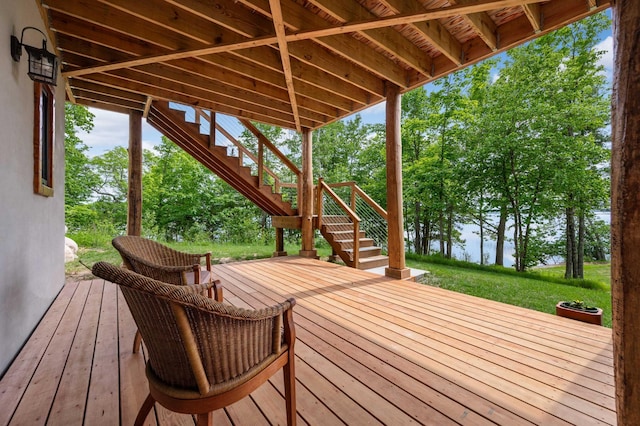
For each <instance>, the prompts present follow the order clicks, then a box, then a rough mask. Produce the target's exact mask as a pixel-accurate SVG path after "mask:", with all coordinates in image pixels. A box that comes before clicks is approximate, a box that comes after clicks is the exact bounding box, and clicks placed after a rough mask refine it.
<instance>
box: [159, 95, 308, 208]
mask: <svg viewBox="0 0 640 426" xmlns="http://www.w3.org/2000/svg"><path fill="white" fill-rule="evenodd" d="M147 121H148V122H149V124H151V125H152V126H153V127H154V128H156V129H157V130H158V131H159V132H160V133H162V134H163V135H165V136H166V137H168V138H169V139H171V140H172V141H173V142H174V143H175V144H176V145H178V146H179V147H180V148H182V149H184V150H185V151H186V152H187V153H189V154H190V155H191V156H193V157H194V158H195V159H196V160H198V161H199V162H200V163H202V164H203V165H204V166H205V167H207V168H208V169H209V170H211V171H212V172H213V173H215V174H216V175H218V176H219V177H220V178H221V179H222V180H224V181H225V182H227V183H228V184H229V185H231V186H232V187H233V188H234V189H235V190H237V191H238V192H240V193H241V194H242V195H244V196H245V197H246V198H247V199H249V200H250V201H251V202H253V203H254V204H255V205H257V206H258V207H260V208H261V209H262V210H264V211H265V212H266V213H267V214H269V215H272V216H273V215H275V216H295V215H297V210H296V209H294V208H293V207H292V206H291V203H290V202H288V201H284V200H283V199H282V194H280V193H276V192H274V191H273V187H272V186H271V185H267V184H264V183H262V182H260V179H259V178H258V176H254V175H252V172H251V168H250V167H247V166H244V165H243V164H242V160H241V159H240V158H239V157H236V156H232V155H229V154H228V152H227V148H226V147H223V146H216V145H215V144H212V143H211V138H210V137H209V135H205V134H202V133H201V132H200V124H199V123H193V122H189V121H187V119H186V113H185V111H182V110H177V109H173V108H171V107H170V106H169V103H168V102H161V101H153V103H152V104H151V107H150V109H149V114H148V116H147Z"/></svg>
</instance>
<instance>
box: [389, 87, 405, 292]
mask: <svg viewBox="0 0 640 426" xmlns="http://www.w3.org/2000/svg"><path fill="white" fill-rule="evenodd" d="M386 97H387V114H386V121H387V123H386V126H387V215H388V216H387V222H388V229H389V240H388V245H389V267H388V268H386V269H385V275H386V276H388V277H393V278H400V279H402V278H408V277H409V275H410V273H411V271H410V270H409V269H407V268H406V266H405V262H404V223H403V214H402V139H401V138H400V101H401V95H400V88H399V87H398V86H396V85H395V84H391V83H389V82H387V86H386Z"/></svg>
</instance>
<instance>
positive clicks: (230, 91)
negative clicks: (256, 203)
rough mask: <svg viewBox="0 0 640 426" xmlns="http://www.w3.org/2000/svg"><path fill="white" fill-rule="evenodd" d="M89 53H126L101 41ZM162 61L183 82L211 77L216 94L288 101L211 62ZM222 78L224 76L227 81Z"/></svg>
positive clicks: (104, 57)
mask: <svg viewBox="0 0 640 426" xmlns="http://www.w3.org/2000/svg"><path fill="white" fill-rule="evenodd" d="M64 37H66V36H63V38H64ZM78 43H80V42H77V43H76V42H74V41H73V40H69V39H65V45H66V46H67V49H68V51H72V49H74V48H75V50H76V51H80V50H83V49H82V47H80V46H78ZM87 43H88V42H87ZM91 53H92V57H91V59H92V60H93V61H98V62H100V61H108V60H110V59H111V58H113V57H114V56H115V57H117V55H123V56H127V54H126V53H121V52H114V51H112V50H111V49H110V48H108V47H103V46H100V45H93V47H92V50H91ZM165 65H166V66H168V67H173V68H176V69H178V70H179V71H180V72H179V73H176V72H173V73H172V74H173V75H175V76H176V77H173V78H180V80H181V81H182V82H188V83H189V84H192V83H194V82H197V81H200V82H202V83H203V84H204V83H205V80H202V78H208V79H210V82H208V84H206V85H207V87H208V88H209V89H210V90H213V91H214V92H216V93H218V94H223V95H226V96H234V97H237V98H238V99H246V98H248V99H254V98H257V99H259V98H260V97H261V96H267V97H270V98H272V100H270V101H266V102H269V103H270V104H271V105H273V104H277V103H278V102H284V103H287V102H288V96H287V94H286V92H285V91H282V93H281V94H279V93H278V92H277V91H278V90H281V89H279V88H277V87H274V86H268V87H263V88H262V89H261V90H260V94H259V95H256V94H255V93H251V92H250V90H252V89H254V90H255V89H259V88H258V87H257V86H258V85H256V84H255V82H250V81H248V82H247V81H245V80H243V78H242V77H240V76H237V78H235V79H234V78H233V76H230V75H229V74H231V72H230V71H226V70H221V69H220V68H216V67H214V66H211V65H205V64H202V63H200V62H197V61H194V60H188V59H183V60H176V61H169V62H166V63H165ZM149 66H151V67H153V66H156V67H160V66H162V64H150V65H147V66H143V67H141V68H140V69H143V68H144V67H149ZM167 69H169V68H167ZM167 72H168V71H166V70H165V71H164V72H163V73H161V72H159V73H158V75H159V76H163V75H166V74H167ZM223 79H226V81H225V80H223ZM268 89H271V90H268ZM238 90H239V91H238ZM243 93H244V95H243V96H241V95H240V94H243ZM313 106H314V107H315V106H316V105H313ZM282 108H283V109H286V108H287V107H286V106H285V104H283V107H282ZM306 112H307V109H304V110H303V113H305V115H311V116H312V117H313V115H312V114H306ZM321 113H323V114H327V113H329V114H331V115H335V110H333V111H327V110H324V111H321Z"/></svg>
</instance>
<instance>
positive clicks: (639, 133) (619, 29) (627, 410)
mask: <svg viewBox="0 0 640 426" xmlns="http://www.w3.org/2000/svg"><path fill="white" fill-rule="evenodd" d="M613 37H614V42H613V45H614V49H615V54H614V57H615V70H614V78H613V97H612V120H611V131H612V133H611V139H612V153H611V154H612V157H611V296H612V308H613V350H614V367H615V383H616V405H617V415H618V425H620V426H624V425H640V316H638V312H640V96H638V94H639V93H640V2H638V1H637V0H616V1H614V2H613Z"/></svg>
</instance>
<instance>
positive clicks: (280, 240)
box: [273, 228, 287, 257]
mask: <svg viewBox="0 0 640 426" xmlns="http://www.w3.org/2000/svg"><path fill="white" fill-rule="evenodd" d="M286 255H287V252H286V251H284V229H283V228H276V251H274V252H273V257H278V256H286Z"/></svg>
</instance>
